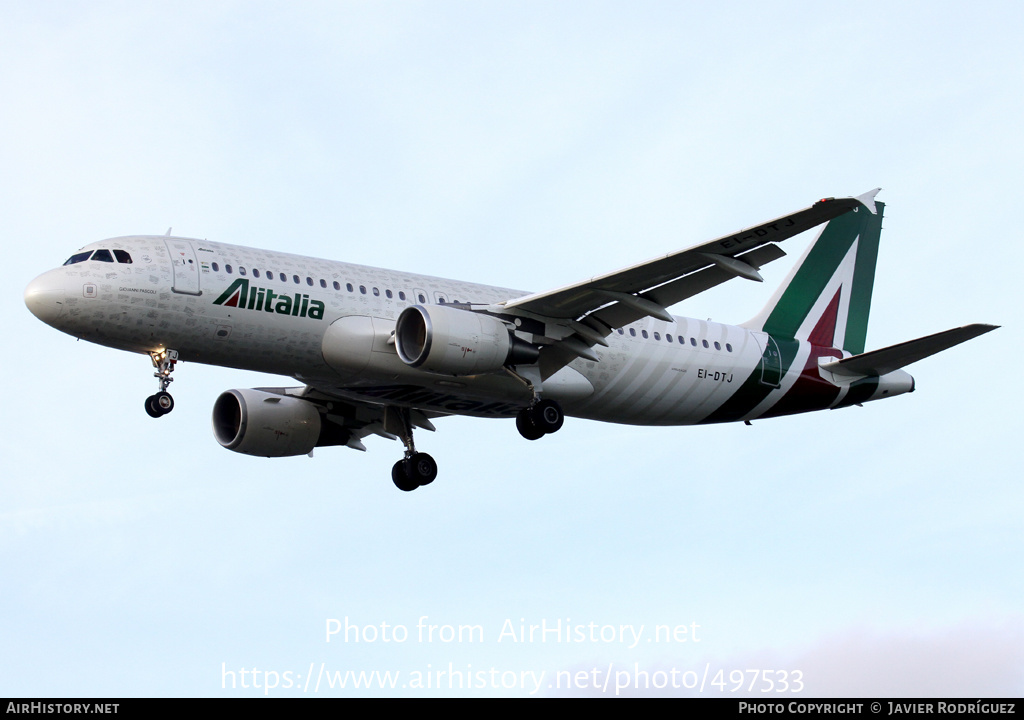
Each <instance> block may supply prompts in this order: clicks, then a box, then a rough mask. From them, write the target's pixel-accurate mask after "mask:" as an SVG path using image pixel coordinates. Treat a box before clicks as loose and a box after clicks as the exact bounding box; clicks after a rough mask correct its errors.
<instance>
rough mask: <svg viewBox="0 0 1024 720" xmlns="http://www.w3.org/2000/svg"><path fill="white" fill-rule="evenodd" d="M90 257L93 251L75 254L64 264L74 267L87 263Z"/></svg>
mask: <svg viewBox="0 0 1024 720" xmlns="http://www.w3.org/2000/svg"><path fill="white" fill-rule="evenodd" d="M90 255H92V250H90V251H89V252H81V253H75V254H74V255H72V256H71V257H69V258H68V260H67V262H66V263H64V264H65V265H74V264H75V263H80V262H85V261H86V260H88V259H89V256H90Z"/></svg>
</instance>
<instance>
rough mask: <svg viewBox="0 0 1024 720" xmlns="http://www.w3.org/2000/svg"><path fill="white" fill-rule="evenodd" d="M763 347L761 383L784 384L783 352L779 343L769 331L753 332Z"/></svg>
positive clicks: (768, 384) (770, 385) (775, 386)
mask: <svg viewBox="0 0 1024 720" xmlns="http://www.w3.org/2000/svg"><path fill="white" fill-rule="evenodd" d="M753 335H754V339H755V340H757V344H758V347H760V348H761V384H762V385H767V386H768V387H773V388H777V387H780V386H781V385H782V353H781V352H779V345H778V343H776V342H775V338H773V337H772V336H771V335H769V334H768V333H761V332H756V333H753Z"/></svg>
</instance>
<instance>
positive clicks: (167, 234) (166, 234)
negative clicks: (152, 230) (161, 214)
mask: <svg viewBox="0 0 1024 720" xmlns="http://www.w3.org/2000/svg"><path fill="white" fill-rule="evenodd" d="M170 236H171V228H167V232H165V233H164V237H170Z"/></svg>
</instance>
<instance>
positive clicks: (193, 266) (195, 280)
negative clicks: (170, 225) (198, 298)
mask: <svg viewBox="0 0 1024 720" xmlns="http://www.w3.org/2000/svg"><path fill="white" fill-rule="evenodd" d="M164 243H165V244H166V245H167V252H168V253H170V255H171V267H173V268H174V284H173V285H172V287H171V289H172V290H173V291H174V292H176V293H184V294H185V295H202V294H203V293H202V290H200V288H199V263H197V262H196V251H195V249H194V248H193V247H192V243H190V242H189V241H188V240H182V239H180V238H171V237H165V238H164Z"/></svg>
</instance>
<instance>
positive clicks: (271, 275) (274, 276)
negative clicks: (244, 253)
mask: <svg viewBox="0 0 1024 720" xmlns="http://www.w3.org/2000/svg"><path fill="white" fill-rule="evenodd" d="M210 267H211V268H212V269H213V271H214V272H220V265H219V264H218V263H211V264H210ZM224 272H226V273H227V274H228V275H232V274H234V272H235V268H234V267H232V266H231V265H229V264H226V263H225V265H224ZM238 274H239V275H242V276H245V275H246V274H248V271H247V270H246V269H245V268H244V267H243V266H241V265H239V266H238ZM264 275H265V276H266V279H267V280H280V281H281V282H288V275H286V274H285V273H283V272H279V273H275V272H274V271H273V270H267V271H265V272H264ZM252 276H253V277H254V278H258V277H260V271H259V269H258V268H253V269H252ZM292 282H293V283H294V284H296V285H301V284H302V278H300V277H299V276H298V275H292ZM305 282H306V285H308V286H309V287H314V285H315V283H314V282H313V278H311V277H309V276H308V275H307V276H306V281H305ZM331 285H332V287H333V288H334V289H335V290H337V291H339V292H340V291H341V283H340V282H338V281H337V280H335V281H334V282H333V283H331ZM320 287H321V288H323V289H324V290H326V289H327V281H326V280H324V279H323V278H320ZM345 289H346V290H347V291H348V292H350V293H354V292H355V291H356V288H355V286H354V285H352V283H345ZM367 293H372V294H373V296H374V297H380V288H377V287H373V288H370V289H369V290H367V288H366V286H365V285H360V286H359V294H360V295H366V294H367ZM384 297H386V298H387V299H388V300H392V299H394V297H395V294H394V293H393V292H392V291H391V290H390V289H388V288H385V289H384ZM398 299H399V300H402V301H406V300H408V299H409V298H408V297H407V296H406V294H405V291H404V290H399V291H398ZM416 300H417V302H420V303H425V302H427V298H426V296H425V295H424V294H423V293H419V294H418V295H417V296H416ZM440 303H441V304H442V305H443V304H444V303H445V300H444V298H440Z"/></svg>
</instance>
